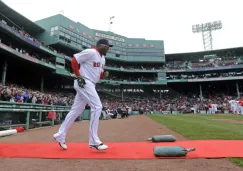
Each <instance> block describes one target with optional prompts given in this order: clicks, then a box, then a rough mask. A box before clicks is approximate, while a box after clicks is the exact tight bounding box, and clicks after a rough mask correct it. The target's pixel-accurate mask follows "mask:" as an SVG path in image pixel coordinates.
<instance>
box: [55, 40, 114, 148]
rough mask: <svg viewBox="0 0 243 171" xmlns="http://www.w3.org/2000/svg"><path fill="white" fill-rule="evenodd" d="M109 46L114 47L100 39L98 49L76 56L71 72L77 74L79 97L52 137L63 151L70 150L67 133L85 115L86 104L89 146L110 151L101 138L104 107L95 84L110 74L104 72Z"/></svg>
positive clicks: (76, 81)
mask: <svg viewBox="0 0 243 171" xmlns="http://www.w3.org/2000/svg"><path fill="white" fill-rule="evenodd" d="M110 47H112V45H110V44H109V42H108V40H106V39H100V40H99V41H98V42H97V44H96V47H95V48H92V49H86V50H84V51H82V52H80V53H77V54H74V57H73V59H72V61H71V63H72V70H73V72H74V73H75V75H76V79H75V80H74V89H75V90H76V97H75V100H74V103H73V105H72V108H71V110H70V112H69V113H68V114H67V116H66V118H65V120H64V122H63V123H62V125H61V126H60V128H59V130H58V132H57V133H56V134H54V135H53V137H54V139H55V140H56V141H57V142H58V143H59V145H60V147H61V148H63V149H64V150H66V149H67V145H66V143H65V138H66V134H67V131H68V129H69V128H70V126H71V125H72V123H73V122H74V121H75V120H76V118H77V117H78V116H79V115H80V114H82V112H83V110H84V108H85V106H86V104H87V103H88V104H89V106H90V108H91V116H90V128H89V147H90V148H95V149H97V150H106V149H107V148H108V146H107V145H105V144H103V143H102V142H101V141H100V139H99V137H98V124H99V118H100V115H101V111H102V104H101V101H100V98H99V95H98V93H97V91H96V89H95V85H96V83H97V82H98V81H99V79H100V78H103V77H104V76H107V75H108V73H107V74H106V73H104V66H105V57H104V56H105V55H106V53H107V52H108V50H109V48H110ZM79 65H80V67H79Z"/></svg>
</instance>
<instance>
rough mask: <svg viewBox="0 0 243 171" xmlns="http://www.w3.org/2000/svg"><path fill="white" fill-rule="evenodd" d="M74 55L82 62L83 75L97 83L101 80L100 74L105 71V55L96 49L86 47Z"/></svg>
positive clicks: (81, 71) (81, 70)
mask: <svg viewBox="0 0 243 171" xmlns="http://www.w3.org/2000/svg"><path fill="white" fill-rule="evenodd" d="M74 57H75V58H76V60H77V62H78V63H79V64H80V69H79V71H80V75H81V77H82V78H84V79H87V80H90V81H91V82H93V83H95V84H96V83H97V82H98V81H99V80H100V74H101V73H102V72H104V66H105V57H104V56H101V55H100V53H99V52H98V51H97V50H96V49H86V50H84V51H82V52H80V53H76V54H74Z"/></svg>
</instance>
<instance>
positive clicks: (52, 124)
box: [51, 111, 54, 126]
mask: <svg viewBox="0 0 243 171" xmlns="http://www.w3.org/2000/svg"><path fill="white" fill-rule="evenodd" d="M51 126H54V111H52V123H51Z"/></svg>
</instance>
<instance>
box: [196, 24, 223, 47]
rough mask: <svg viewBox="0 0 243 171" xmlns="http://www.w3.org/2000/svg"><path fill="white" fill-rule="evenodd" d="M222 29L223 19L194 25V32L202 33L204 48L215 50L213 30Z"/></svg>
mask: <svg viewBox="0 0 243 171" xmlns="http://www.w3.org/2000/svg"><path fill="white" fill-rule="evenodd" d="M220 29H222V22H221V21H213V22H208V23H202V24H195V25H192V32H193V33H202V37H203V45H204V50H205V51H206V50H213V37H212V31H215V30H220Z"/></svg>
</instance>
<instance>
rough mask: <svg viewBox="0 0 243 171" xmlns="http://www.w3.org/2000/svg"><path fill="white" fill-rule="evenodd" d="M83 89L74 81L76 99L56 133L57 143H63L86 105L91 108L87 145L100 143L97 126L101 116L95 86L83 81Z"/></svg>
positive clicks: (100, 107)
mask: <svg viewBox="0 0 243 171" xmlns="http://www.w3.org/2000/svg"><path fill="white" fill-rule="evenodd" d="M85 82H86V84H85V85H84V88H80V87H79V86H78V82H77V80H75V81H74V89H75V90H76V97H75V100H74V103H73V105H72V108H71V110H70V112H69V113H68V114H67V116H66V118H65V120H64V122H63V123H62V125H61V126H60V128H59V131H58V133H57V137H56V139H57V141H59V142H63V143H64V142H65V138H66V134H67V131H68V129H69V128H70V126H71V125H72V124H73V122H74V121H75V120H76V119H77V117H78V116H79V115H81V114H82V113H83V110H84V108H85V106H86V104H89V106H90V108H91V115H90V128H89V145H99V144H101V143H102V142H101V141H100V139H99V137H98V124H99V118H100V115H101V110H102V104H101V101H100V98H99V95H98V93H97V91H96V89H95V84H94V83H92V82H91V81H89V80H85Z"/></svg>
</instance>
